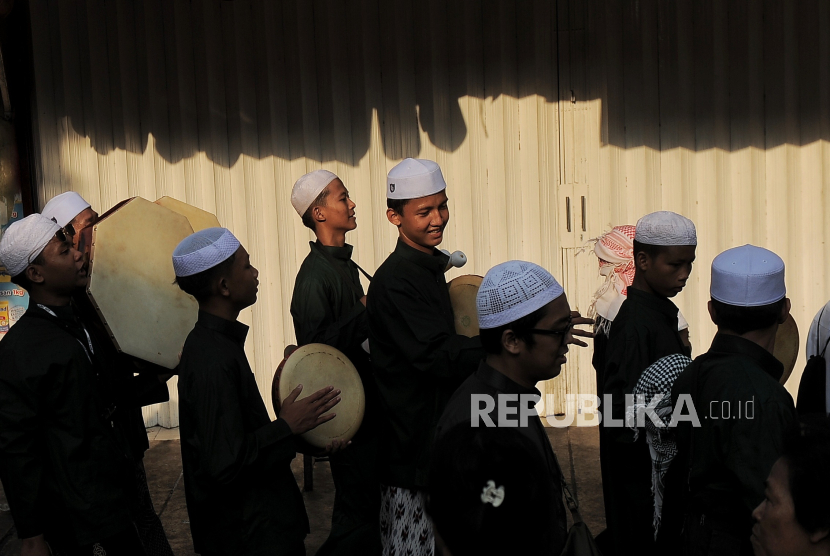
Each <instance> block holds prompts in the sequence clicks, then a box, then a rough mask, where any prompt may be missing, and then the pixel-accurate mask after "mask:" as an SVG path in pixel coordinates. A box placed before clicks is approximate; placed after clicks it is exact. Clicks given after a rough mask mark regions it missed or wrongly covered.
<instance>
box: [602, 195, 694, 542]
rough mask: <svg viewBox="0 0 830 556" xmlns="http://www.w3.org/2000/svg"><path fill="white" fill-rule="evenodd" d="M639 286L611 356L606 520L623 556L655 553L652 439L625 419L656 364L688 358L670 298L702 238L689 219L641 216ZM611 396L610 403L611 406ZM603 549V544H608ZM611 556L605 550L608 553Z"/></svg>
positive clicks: (631, 290)
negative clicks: (634, 431)
mask: <svg viewBox="0 0 830 556" xmlns="http://www.w3.org/2000/svg"><path fill="white" fill-rule="evenodd" d="M633 243H634V264H635V270H634V281H633V282H632V284H631V285H630V286H628V296H627V298H626V300H625V301H624V302H623V303H622V305H621V307H620V310H619V313H618V314H617V316H616V318H615V319H614V321H613V323H612V324H611V329H610V331H609V333H608V345H607V348H606V356H605V369H604V376H603V384H602V385H597V386H598V390H599V391H600V393H601V394H602V395H603V399H602V403H603V408H602V426H601V429H600V458H601V459H600V463H601V468H602V488H603V497H604V501H605V520H606V524H607V527H608V533H606V538H608V537H607V536H610V539H609V540H611V541H612V546H613V548H612V547H608V551H609V552H610V551H611V550H613V551H616V553H617V554H635V553H636V554H638V555H639V554H646V555H647V554H651V553H652V552H653V550H654V527H653V525H652V516H653V498H652V494H651V484H652V481H651V472H652V469H651V456H650V454H649V449H648V445H647V444H646V435H645V434H641V435H639V438H638V440H636V441H635V440H634V438H633V435H632V434H631V431H630V429H628V428H627V427H626V426H617V427H613V426H609V424H610V423H611V418H612V417H613V419H615V420H617V421H618V422H619V421H621V420H622V419H624V417H625V410H626V400H625V395H626V394H631V393H632V392H633V390H634V387H635V386H636V385H637V381H638V380H639V379H640V376H641V375H642V374H643V371H645V370H646V369H647V368H648V367H649V366H650V365H651V364H652V363H654V362H655V361H657V360H658V359H661V358H663V357H665V356H667V355H674V354H684V355H690V350H689V349H688V348H687V347H686V346H685V344H684V343H683V340H682V339H681V336H680V334H679V333H678V330H677V329H678V323H677V320H678V317H677V315H678V309H677V306H676V305H675V304H674V303H672V302H671V300H670V298H672V297H674V296H676V295H677V294H678V293H680V291H681V290H682V289H683V288H684V287H685V286H686V281H687V280H688V278H689V275H690V274H691V271H692V262H693V261H694V259H695V248H696V246H697V232H696V230H695V226H694V224H693V223H692V221H691V220H689V219H688V218H685V217H683V216H681V215H679V214H675V213H673V212H668V211H660V212H654V213H651V214H648V215H646V216H644V217H642V218H641V219H640V220H639V221H638V222H637V226H636V230H635V232H634V242H633ZM609 396H610V400H611V404H610V406H609V405H607V401H608V397H609ZM603 544H604V543H603ZM603 551H606V548H603Z"/></svg>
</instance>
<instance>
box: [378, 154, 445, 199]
mask: <svg viewBox="0 0 830 556" xmlns="http://www.w3.org/2000/svg"><path fill="white" fill-rule="evenodd" d="M446 188H447V183H446V182H445V181H444V175H443V174H442V173H441V168H440V167H439V166H438V164H437V163H435V162H433V161H432V160H425V159H420V158H406V159H404V160H402V161H400V162H399V163H398V164H397V165H396V166H395V167H394V168H392V169H391V170H389V175H388V176H386V198H387V199H420V198H421V197H428V196H429V195H435V194H436V193H438V192H440V191H444V190H445V189H446Z"/></svg>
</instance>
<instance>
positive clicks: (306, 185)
mask: <svg viewBox="0 0 830 556" xmlns="http://www.w3.org/2000/svg"><path fill="white" fill-rule="evenodd" d="M336 179H338V178H337V175H336V174H333V173H332V172H329V171H328V170H314V171H313V172H309V173H308V174H306V175H304V176H303V177H301V178H300V179H298V180H297V181H296V182H295V183H294V188H293V189H291V204H292V205H293V206H294V210H296V211H297V214H299V215H300V216H302V215H304V214H305V211H307V210H308V207H310V206H311V203H313V202H314V199H316V198H317V197H318V196H319V195H320V193H322V192H323V190H324V189H325V188H326V186H327V185H328V184H330V183H331V182H333V181H334V180H336Z"/></svg>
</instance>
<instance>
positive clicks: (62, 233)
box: [26, 224, 75, 264]
mask: <svg viewBox="0 0 830 556" xmlns="http://www.w3.org/2000/svg"><path fill="white" fill-rule="evenodd" d="M68 227H70V228H71V227H72V224H69V225H68ZM74 232H75V229H74V228H72V233H73V234H74ZM67 235H69V237H72V234H67V231H66V228H61V229H60V230H58V231H57V232H55V237H56V238H57V240H58V241H59V242H60V243H66V242H67V241H69V242H70V243H71V240H69V239H67ZM42 252H43V249H41V250H40V251H38V253H42ZM36 258H37V255H35V254H34V253H31V254H29V256H28V257H26V264H32V260H34V259H36Z"/></svg>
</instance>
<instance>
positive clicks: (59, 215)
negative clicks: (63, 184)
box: [41, 191, 98, 249]
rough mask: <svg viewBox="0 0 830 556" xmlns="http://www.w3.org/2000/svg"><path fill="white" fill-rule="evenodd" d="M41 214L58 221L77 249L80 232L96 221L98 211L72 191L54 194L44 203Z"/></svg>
mask: <svg viewBox="0 0 830 556" xmlns="http://www.w3.org/2000/svg"><path fill="white" fill-rule="evenodd" d="M41 214H42V215H43V216H45V217H46V218H49V219H50V220H53V221H55V222H57V223H58V226H60V227H61V228H62V229H63V231H64V233H65V234H66V235H67V236H69V237H70V239H71V240H72V246H73V247H75V249H78V240H79V239H80V233H81V232H82V231H83V230H85V229H86V228H88V227H90V226H92V225H93V224H95V223H96V222H97V221H98V213H97V212H95V211H94V210H93V209H92V207H91V206H90V205H89V203H87V202H86V201H85V200H84V198H83V197H81V196H80V195H79V194H78V193H75V192H74V191H67V192H66V193H61V194H60V195H56V196H54V197H52V199H50V200H49V202H48V203H46V205H44V207H43V210H42V211H41Z"/></svg>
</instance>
